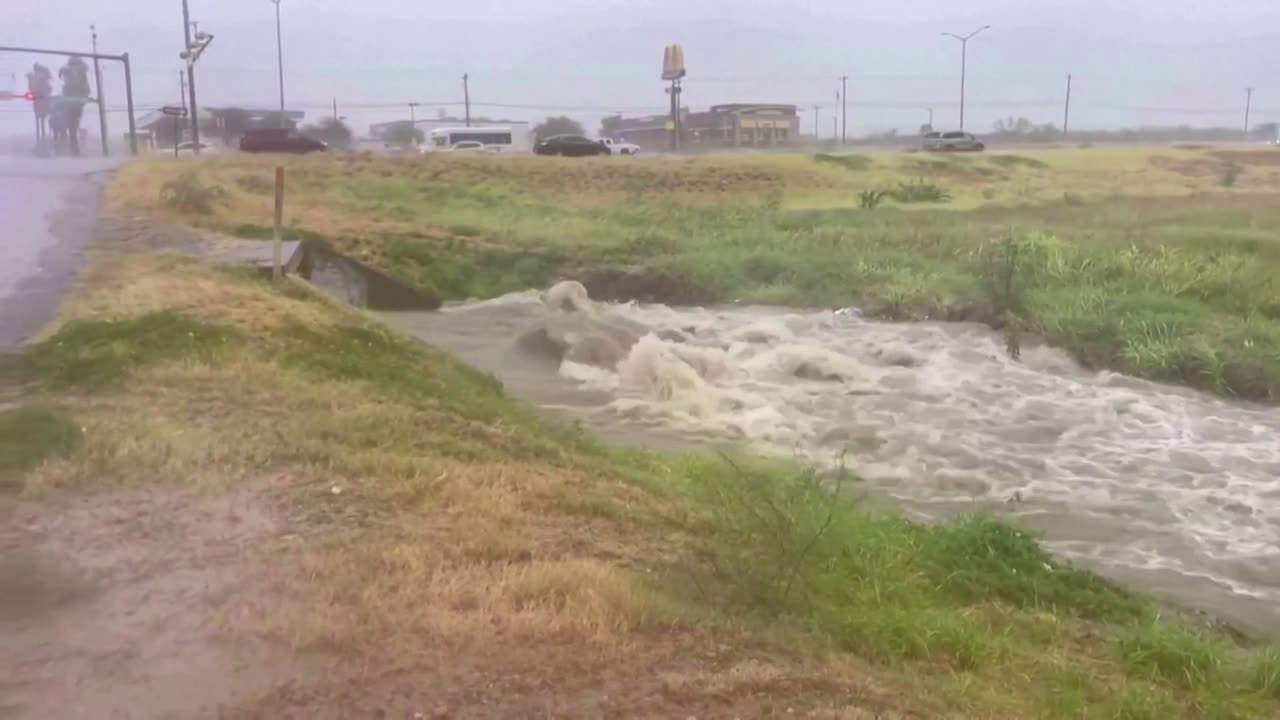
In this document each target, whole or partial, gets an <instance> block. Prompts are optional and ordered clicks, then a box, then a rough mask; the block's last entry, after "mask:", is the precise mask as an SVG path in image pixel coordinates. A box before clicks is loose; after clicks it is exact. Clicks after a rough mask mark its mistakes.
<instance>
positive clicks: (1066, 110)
mask: <svg viewBox="0 0 1280 720" xmlns="http://www.w3.org/2000/svg"><path fill="white" fill-rule="evenodd" d="M1070 119H1071V73H1067V102H1066V103H1065V104H1064V105H1063V107H1062V136H1063V137H1066V136H1067V123H1068V121H1070Z"/></svg>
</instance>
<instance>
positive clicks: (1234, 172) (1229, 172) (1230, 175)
mask: <svg viewBox="0 0 1280 720" xmlns="http://www.w3.org/2000/svg"><path fill="white" fill-rule="evenodd" d="M1242 173H1244V168H1243V167H1241V165H1240V163H1238V162H1236V161H1234V160H1230V161H1228V162H1226V163H1224V164H1223V166H1222V169H1221V170H1220V171H1219V173H1218V184H1219V185H1221V186H1222V187H1225V188H1229V187H1235V185H1236V181H1237V180H1239V179H1240V175H1241V174H1242Z"/></svg>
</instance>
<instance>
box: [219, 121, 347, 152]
mask: <svg viewBox="0 0 1280 720" xmlns="http://www.w3.org/2000/svg"><path fill="white" fill-rule="evenodd" d="M328 149H329V146H328V145H325V144H324V143H323V142H321V141H319V140H316V139H315V138H309V137H307V136H305V135H300V134H299V133H298V132H296V131H294V130H288V129H286V128H263V129H261V130H250V131H249V132H247V133H245V134H244V135H243V136H242V137H241V138H240V150H241V151H243V152H249V153H293V154H294V155H302V154H304V153H309V152H318V151H323V150H328Z"/></svg>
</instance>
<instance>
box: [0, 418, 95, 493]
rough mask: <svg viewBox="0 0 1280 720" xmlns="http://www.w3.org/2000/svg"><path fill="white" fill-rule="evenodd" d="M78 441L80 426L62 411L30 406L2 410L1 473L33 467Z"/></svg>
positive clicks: (76, 443)
mask: <svg viewBox="0 0 1280 720" xmlns="http://www.w3.org/2000/svg"><path fill="white" fill-rule="evenodd" d="M79 444H80V428H79V427H78V426H77V425H76V424H75V423H74V422H72V421H71V420H70V419H69V418H67V417H65V416H64V415H62V414H60V413H57V412H54V411H52V410H47V409H44V408H31V407H18V408H13V409H10V410H5V411H3V412H0V472H14V471H18V472H20V471H24V470H30V469H31V468H34V467H36V466H37V465H39V464H40V463H41V462H44V460H45V459H47V458H50V457H57V456H60V455H66V454H68V453H70V452H71V451H72V450H74V449H75V448H76V447H77V446H78V445H79ZM0 484H2V482H0Z"/></svg>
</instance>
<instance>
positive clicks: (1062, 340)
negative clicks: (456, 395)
mask: <svg viewBox="0 0 1280 720" xmlns="http://www.w3.org/2000/svg"><path fill="white" fill-rule="evenodd" d="M483 192H484V188H483V187H482V188H472V189H470V190H468V191H467V193H465V194H453V193H450V192H445V191H437V192H434V193H433V194H432V195H431V197H430V198H425V197H424V198H422V199H420V200H419V199H414V198H412V197H410V198H407V199H405V200H404V201H405V202H406V203H408V205H406V207H410V208H415V212H416V211H417V210H416V208H421V212H423V213H429V214H430V216H431V217H432V218H434V221H435V222H439V223H441V224H443V225H449V226H456V225H466V226H467V227H468V232H469V233H470V234H471V235H472V236H475V235H480V236H482V237H484V238H485V239H486V242H484V243H479V244H475V245H474V246H473V245H472V244H470V243H466V242H458V243H455V244H453V245H451V246H440V245H439V244H430V243H423V242H421V241H416V240H413V239H410V238H389V239H386V240H385V241H382V242H381V243H379V242H377V241H362V242H361V244H360V245H359V247H361V248H369V247H372V248H373V249H374V252H375V254H380V259H379V262H382V263H384V264H385V266H386V267H387V268H388V269H389V270H390V271H391V272H393V273H394V274H396V275H398V276H400V277H402V278H405V279H408V280H410V281H411V282H415V283H417V284H419V285H421V286H424V287H430V288H433V289H436V290H438V291H439V292H440V293H441V294H442V295H443V296H445V297H449V298H465V297H488V296H492V295H494V294H499V293H502V292H506V291H510V290H515V289H520V288H525V287H537V286H541V285H544V284H546V283H547V282H550V281H552V280H554V279H555V278H556V277H558V276H559V275H562V274H563V273H565V272H567V271H569V270H572V269H573V268H582V267H590V268H596V269H599V268H610V267H618V268H637V267H639V268H649V269H652V270H654V271H662V272H666V273H672V274H675V275H678V276H680V277H685V278H688V279H689V280H690V281H691V282H695V283H697V284H699V285H700V286H701V288H702V289H703V293H702V294H703V295H706V296H708V297H709V298H710V299H711V300H719V301H730V300H738V301H743V302H766V303H776V304H786V305H801V306H814V305H817V306H847V305H857V306H860V307H862V308H863V309H864V310H866V311H867V312H869V313H871V314H873V315H880V316H883V317H887V318H891V319H917V318H939V317H941V318H962V319H978V320H988V321H991V320H996V319H1002V318H1006V317H1007V316H1008V315H1009V314H1010V312H1011V310H1013V309H1012V308H1010V307H1008V306H1006V305H1005V304H1003V302H1002V301H1001V299H1000V298H999V297H993V296H992V294H991V292H990V286H991V283H990V272H991V265H990V263H989V262H988V256H987V254H986V253H985V252H984V248H988V247H991V246H992V244H993V243H999V242H1005V241H1012V242H1013V243H1015V244H1017V245H1018V246H1019V247H1020V248H1021V249H1022V252H1021V253H1020V255H1021V257H1020V259H1019V262H1018V264H1017V268H1016V282H1017V284H1018V285H1020V286H1021V287H1022V288H1023V290H1022V292H1021V293H1020V296H1019V297H1020V301H1021V303H1022V307H1019V308H1017V309H1016V313H1015V314H1016V315H1018V316H1019V318H1020V320H1021V322H1020V323H1019V327H1020V329H1022V330H1023V331H1024V332H1025V333H1026V334H1027V335H1028V336H1029V337H1031V338H1036V337H1039V338H1043V339H1044V340H1045V341H1047V342H1048V343H1050V344H1052V345H1055V346H1058V347H1062V348H1064V349H1066V350H1068V351H1070V352H1071V353H1073V354H1074V355H1075V356H1076V357H1077V358H1078V359H1080V360H1081V361H1083V362H1085V363H1086V364H1088V365H1090V366H1092V367H1096V368H1105V369H1112V370H1118V371H1121V372H1125V373H1129V374H1133V375H1137V376H1139V377H1144V378H1149V379H1154V380H1163V381H1169V382H1176V383H1181V384H1186V385H1190V386H1193V387H1198V388H1203V389H1207V390H1211V391H1214V392H1218V393H1221V394H1224V395H1235V396H1241V397H1246V398H1251V399H1257V400H1264V401H1274V400H1276V399H1277V396H1278V394H1280V280H1277V277H1278V274H1277V272H1276V270H1277V269H1278V268H1280V262H1278V260H1280V242H1277V241H1276V240H1275V233H1276V231H1277V230H1280V216H1278V214H1277V213H1276V212H1275V211H1274V209H1272V208H1270V207H1269V206H1268V203H1269V201H1267V202H1264V201H1262V200H1257V201H1252V200H1240V201H1234V202H1230V203H1228V202H1219V201H1216V200H1213V199H1194V200H1187V201H1185V202H1179V203H1174V202H1170V203H1167V204H1155V205H1150V204H1139V203H1136V202H1131V201H1128V200H1123V199H1122V200H1114V201H1106V202H1097V203H1090V204H1089V205H1086V206H1080V205H1073V204H1068V203H1063V204H1061V205H1054V206H1046V207H1044V208H1006V209H1000V208H984V209H978V210H972V211H945V210H923V211H915V210H913V211H904V210H899V209H895V208H892V207H888V208H879V209H877V210H875V211H874V212H869V211H866V210H859V209H857V208H853V207H847V208H846V207H839V208H827V209H789V208H788V207H786V206H785V205H784V206H783V207H769V206H768V205H757V206H740V205H732V204H730V205H722V206H713V207H697V206H688V205H683V206H682V205H653V204H645V203H640V204H634V205H624V206H618V207H610V208H573V207H558V206H553V205H550V204H546V203H541V202H538V201H534V200H532V199H524V200H520V201H518V202H513V203H510V204H501V205H497V206H483V207H481V206H480V205H478V204H477V200H476V199H475V197H474V196H475V195H476V194H478V193H479V194H483ZM495 197H496V196H495ZM850 202H857V199H856V197H851V198H850ZM339 244H341V243H339ZM495 244H496V245H497V246H498V247H499V248H500V249H497V250H495V249H494V245H495Z"/></svg>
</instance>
